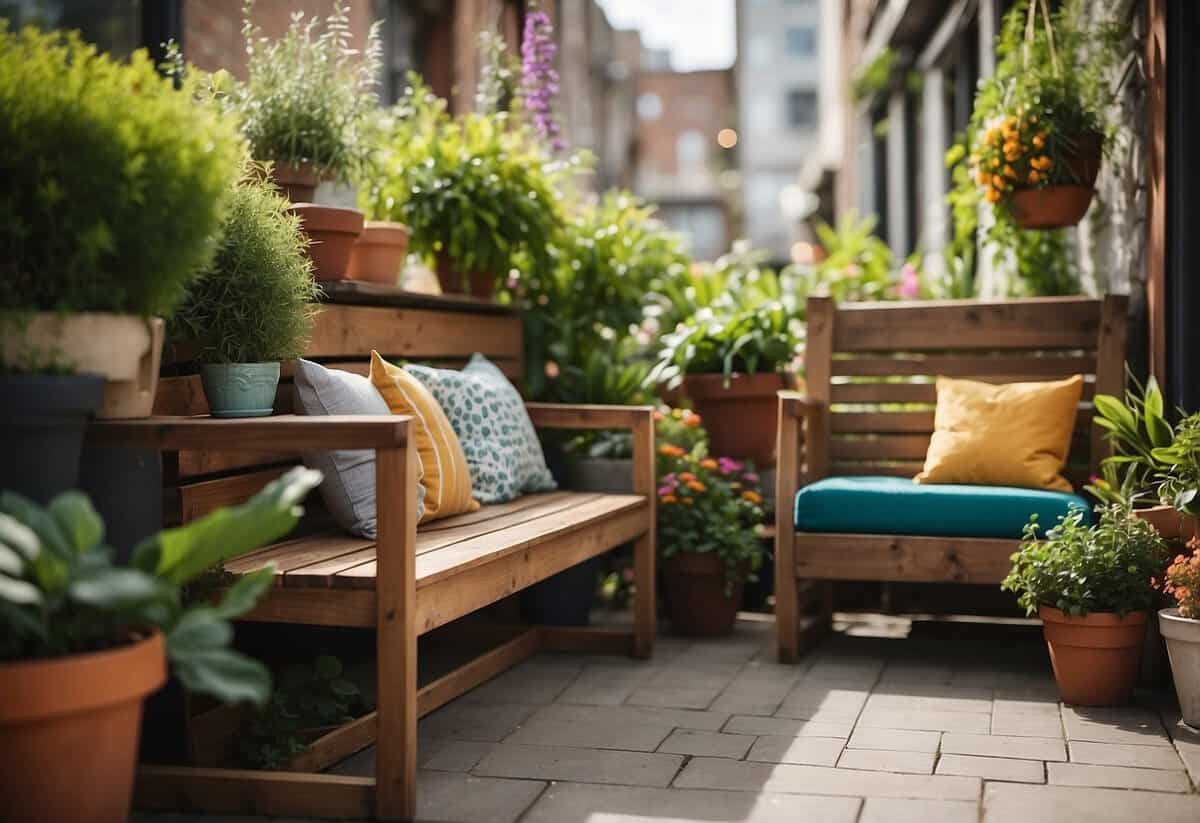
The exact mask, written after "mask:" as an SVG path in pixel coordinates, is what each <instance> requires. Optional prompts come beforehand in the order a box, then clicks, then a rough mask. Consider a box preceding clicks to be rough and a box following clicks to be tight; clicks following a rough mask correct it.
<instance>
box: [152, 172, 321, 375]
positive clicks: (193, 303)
mask: <svg viewBox="0 0 1200 823" xmlns="http://www.w3.org/2000/svg"><path fill="white" fill-rule="evenodd" d="M305 244H306V240H305V237H304V234H303V233H302V232H301V231H300V225H299V220H298V218H297V217H296V216H295V215H293V214H292V213H291V212H290V211H288V202H287V201H286V200H284V199H283V198H282V197H280V196H279V195H278V194H276V193H275V189H274V187H273V186H271V184H269V183H262V182H258V181H257V180H255V179H252V177H251V176H247V178H246V179H244V180H243V181H242V182H241V183H240V184H238V186H237V187H235V189H234V192H233V197H232V198H231V202H230V208H229V214H228V216H227V218H226V220H225V225H224V228H223V232H222V235H221V242H220V245H219V246H218V248H217V254H216V256H215V257H214V259H213V262H212V264H211V265H210V266H208V267H207V268H205V270H204V271H203V272H202V273H201V274H200V276H199V277H198V278H197V280H196V282H195V283H193V284H192V287H191V290H190V291H189V293H188V299H187V300H186V301H185V302H184V304H183V306H182V307H181V308H180V310H179V313H178V315H177V316H176V318H175V323H174V329H173V331H172V336H173V337H176V338H180V339H187V340H190V341H193V342H194V343H195V344H196V345H197V359H199V360H201V361H202V362H207V363H259V362H265V361H274V360H290V359H292V358H295V357H299V356H300V355H301V354H303V353H304V349H305V347H306V346H307V344H308V339H309V334H310V333H311V330H312V318H313V316H314V315H315V314H316V311H317V304H316V302H315V301H316V300H317V299H318V298H319V297H320V288H319V287H318V286H317V284H316V282H315V281H314V280H313V276H312V263H311V262H310V261H309V259H308V255H307V254H306V253H305Z"/></svg>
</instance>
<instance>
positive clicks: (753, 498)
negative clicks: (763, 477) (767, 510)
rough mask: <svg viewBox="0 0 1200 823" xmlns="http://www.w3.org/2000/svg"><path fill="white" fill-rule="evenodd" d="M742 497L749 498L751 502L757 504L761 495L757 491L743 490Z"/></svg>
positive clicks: (760, 500)
mask: <svg viewBox="0 0 1200 823" xmlns="http://www.w3.org/2000/svg"><path fill="white" fill-rule="evenodd" d="M742 499H743V500H749V501H750V502H751V503H753V504H754V505H756V506H757V505H758V504H759V503H761V502H762V495H761V494H759V493H758V492H752V491H744V492H742Z"/></svg>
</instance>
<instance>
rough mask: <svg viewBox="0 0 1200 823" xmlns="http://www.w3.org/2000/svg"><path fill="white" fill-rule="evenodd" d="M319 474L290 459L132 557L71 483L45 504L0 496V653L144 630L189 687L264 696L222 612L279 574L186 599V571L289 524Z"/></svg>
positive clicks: (72, 649)
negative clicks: (119, 552)
mask: <svg viewBox="0 0 1200 823" xmlns="http://www.w3.org/2000/svg"><path fill="white" fill-rule="evenodd" d="M320 481H321V473H320V472H317V471H312V470H311V469H304V468H296V469H293V470H291V471H289V472H288V473H287V474H285V475H284V476H283V477H281V478H279V479H278V480H276V481H274V482H273V483H271V484H270V485H268V486H267V487H266V488H264V489H263V490H262V491H260V492H259V493H258V494H257V495H255V496H254V497H253V498H252V499H251V500H250V501H249V502H247V503H244V504H243V505H240V506H233V507H230V508H225V509H218V510H217V511H214V512H212V513H211V514H208V515H206V516H205V517H202V518H200V519H198V520H195V521H193V522H191V523H189V524H188V525H186V526H183V527H180V528H176V529H166V530H164V531H162V532H159V533H158V534H156V535H154V536H152V537H149V538H147V539H146V540H144V541H142V542H141V543H140V544H138V545H137V547H135V548H134V550H133V555H132V558H131V560H130V562H129V564H128V565H117V564H116V563H114V561H113V558H112V550H111V549H110V548H108V547H107V546H106V545H105V544H104V523H103V521H102V520H101V519H100V516H99V515H98V514H96V511H95V509H93V508H92V505H91V503H90V502H89V501H88V499H87V497H86V496H85V495H83V494H80V493H79V492H66V493H64V494H62V495H60V496H58V497H57V498H55V499H54V500H53V501H51V502H50V504H49V505H48V506H47V507H45V508H42V507H40V506H38V505H36V504H34V503H32V502H30V501H29V500H27V499H26V498H24V497H22V496H21V495H19V494H16V493H13V492H4V493H2V494H0V627H3V631H2V632H0V660H6V661H14V660H31V659H38V658H54V657H62V656H65V655H72V654H81V653H85V652H91V651H100V650H103V649H109V648H113V647H115V646H120V645H123V644H125V643H128V642H130V640H131V638H133V637H134V636H136V635H137V634H139V633H144V632H145V631H147V630H149V629H156V630H159V631H161V632H162V633H163V635H164V638H165V640H166V649H167V657H168V659H169V660H170V662H171V664H172V666H173V668H174V670H175V673H176V674H177V675H178V676H179V679H180V680H181V681H182V682H183V684H184V685H185V686H186V687H187V688H188V689H190V690H192V691H194V692H197V693H203V694H210V695H213V696H214V697H217V698H218V699H220V700H223V701H228V702H235V701H242V700H249V701H252V702H255V703H259V704H262V703H264V702H265V701H266V700H267V697H268V695H269V694H270V675H269V673H268V672H267V670H266V668H265V667H264V666H263V665H262V664H261V663H258V662H257V661H255V660H251V659H250V658H248V657H245V656H243V655H241V654H238V653H237V652H235V651H233V650H232V649H231V648H229V644H230V641H231V640H232V637H233V630H232V628H231V627H230V624H229V621H231V620H233V619H234V618H236V617H239V616H241V615H243V614H245V613H246V612H248V611H250V609H252V608H253V607H254V605H255V603H257V602H258V599H259V597H260V596H261V595H262V594H263V593H264V592H265V591H266V590H267V588H268V587H270V585H271V580H272V577H273V574H274V572H273V571H272V570H271V569H263V570H262V571H259V572H255V573H254V574H248V575H244V576H242V577H240V578H238V579H237V581H236V582H235V583H234V584H233V585H232V586H230V588H229V590H228V591H227V592H226V593H225V595H224V597H223V598H222V599H221V600H220V601H219V602H216V603H207V602H204V603H195V604H188V603H186V599H185V596H184V594H185V591H184V587H185V586H186V584H188V582H189V581H192V580H193V579H195V578H196V577H197V576H198V575H200V574H202V573H203V572H205V571H206V570H208V569H210V568H211V567H213V566H214V565H216V564H219V563H221V562H222V561H224V560H227V559H229V558H231V557H236V556H237V555H239V554H244V553H245V552H248V551H251V550H252V549H256V548H258V547H260V546H262V545H264V544H266V543H270V542H271V541H274V540H276V539H278V538H280V537H282V536H283V535H285V534H287V533H288V532H289V531H291V530H292V528H293V527H294V526H295V525H296V521H297V520H298V519H299V516H300V514H301V509H300V507H299V503H300V501H301V500H303V499H304V496H305V495H306V494H308V492H309V491H310V490H311V489H313V488H314V487H315V486H316V485H317V484H318V483H320Z"/></svg>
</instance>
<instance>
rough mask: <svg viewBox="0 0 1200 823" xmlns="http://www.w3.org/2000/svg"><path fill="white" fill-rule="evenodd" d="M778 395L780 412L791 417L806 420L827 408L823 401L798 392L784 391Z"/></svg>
mask: <svg viewBox="0 0 1200 823" xmlns="http://www.w3.org/2000/svg"><path fill="white" fill-rule="evenodd" d="M778 395H779V410H780V412H781V413H783V414H786V415H788V416H790V417H797V418H800V419H805V418H808V417H809V416H810V415H815V414H817V413H819V412H820V411H821V410H822V409H824V408H825V404H824V403H823V402H822V401H820V400H814V399H813V398H811V397H807V396H805V395H803V394H801V393H800V392H798V391H790V390H784V391H780V392H778Z"/></svg>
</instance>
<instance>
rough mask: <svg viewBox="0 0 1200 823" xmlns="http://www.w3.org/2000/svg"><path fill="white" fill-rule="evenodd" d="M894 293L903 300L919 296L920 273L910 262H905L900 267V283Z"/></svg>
mask: <svg viewBox="0 0 1200 823" xmlns="http://www.w3.org/2000/svg"><path fill="white" fill-rule="evenodd" d="M896 294H898V295H899V296H900V297H902V298H904V299H905V300H915V299H916V298H918V297H920V296H921V275H920V273H919V272H918V271H917V267H916V266H914V265H913V264H912V263H905V264H904V268H902V269H900V284H899V285H898V286H897V287H896Z"/></svg>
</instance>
